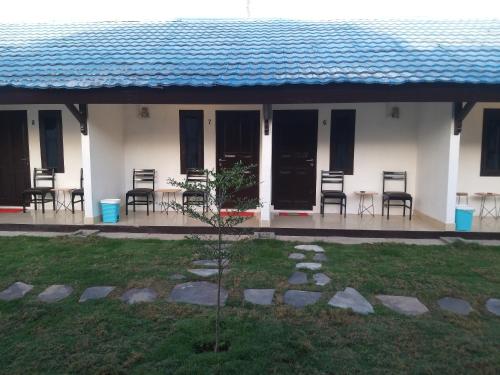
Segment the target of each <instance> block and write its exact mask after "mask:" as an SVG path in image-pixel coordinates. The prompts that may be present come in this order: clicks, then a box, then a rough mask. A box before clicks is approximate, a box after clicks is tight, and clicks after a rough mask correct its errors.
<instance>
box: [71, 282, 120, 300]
mask: <svg viewBox="0 0 500 375" xmlns="http://www.w3.org/2000/svg"><path fill="white" fill-rule="evenodd" d="M114 289H115V287H114V286H92V287H90V288H87V289H85V290H84V292H83V294H82V295H81V296H80V299H79V300H78V302H87V301H90V300H94V299H101V298H106V297H107V296H108V294H109V293H111V292H112V291H113V290H114Z"/></svg>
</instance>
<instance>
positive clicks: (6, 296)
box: [0, 281, 33, 301]
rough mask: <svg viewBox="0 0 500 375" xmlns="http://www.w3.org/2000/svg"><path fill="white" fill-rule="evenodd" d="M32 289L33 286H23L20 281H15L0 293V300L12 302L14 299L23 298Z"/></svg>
mask: <svg viewBox="0 0 500 375" xmlns="http://www.w3.org/2000/svg"><path fill="white" fill-rule="evenodd" d="M31 289H33V285H30V284H25V283H23V282H22V281H16V282H15V283H14V284H12V285H11V286H9V287H8V288H7V289H5V290H2V291H1V292H0V300H2V301H13V300H15V299H19V298H23V297H24V295H25V294H26V293H28V292H29V291H30V290H31Z"/></svg>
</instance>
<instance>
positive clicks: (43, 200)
mask: <svg viewBox="0 0 500 375" xmlns="http://www.w3.org/2000/svg"><path fill="white" fill-rule="evenodd" d="M44 213H45V194H42V214H44Z"/></svg>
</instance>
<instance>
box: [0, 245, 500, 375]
mask: <svg viewBox="0 0 500 375" xmlns="http://www.w3.org/2000/svg"><path fill="white" fill-rule="evenodd" d="M293 245H294V244H293V243H288V242H280V241H263V240H261V241H254V242H252V243H251V246H250V249H249V250H248V251H247V252H246V253H245V256H244V257H243V258H242V259H241V260H238V261H237V262H233V264H232V267H231V268H232V271H231V272H230V273H229V274H228V275H227V277H226V278H225V280H224V284H225V286H226V287H227V288H228V289H229V292H230V296H229V300H228V304H227V306H226V307H224V309H223V315H224V323H223V325H224V328H223V329H224V330H223V339H224V340H225V341H226V342H227V343H229V350H228V351H226V352H223V353H219V354H214V353H211V352H203V351H201V352H200V350H198V348H199V347H200V346H202V345H203V344H204V343H207V342H209V341H210V340H211V339H212V334H213V324H214V323H213V322H214V320H213V319H214V309H213V308H207V307H198V306H191V305H180V304H171V303H168V302H166V301H165V297H166V296H167V295H168V293H169V292H170V290H171V289H172V287H173V286H174V282H173V281H170V280H169V279H168V276H169V275H171V274H173V273H179V272H180V273H184V274H186V269H187V268H188V267H190V262H191V260H192V259H193V249H192V247H191V243H190V242H189V241H156V240H110V239H102V238H89V239H78V238H70V237H68V238H52V239H47V238H27V237H17V238H0V289H4V288H5V287H7V286H8V285H10V284H11V283H12V282H14V281H24V282H26V283H30V284H33V285H34V286H35V289H34V290H33V291H32V292H30V293H29V294H28V295H27V296H26V297H25V298H23V299H22V300H18V301H13V302H0V372H1V373H4V374H37V373H45V374H61V373H72V374H73V373H88V374H128V373H132V374H212V373H223V374H239V375H241V374H334V373H335V374H347V373H348V374H352V373H419V374H420V373H433V374H445V373H448V374H457V373H486V374H487V373H489V374H493V373H498V372H499V371H500V317H495V316H494V315H492V314H490V313H488V312H487V311H486V310H485V308H484V302H485V300H486V299H487V298H488V297H496V298H500V248H493V247H480V246H473V245H463V244H462V245H455V246H435V247H433V246H429V247H424V246H409V245H401V244H377V245H356V246H345V245H335V244H323V246H324V248H325V250H326V255H327V256H328V261H327V262H323V264H324V272H325V273H326V274H328V275H329V276H330V277H331V278H332V283H331V284H330V285H328V286H326V287H316V286H314V285H310V286H308V287H301V289H308V290H321V291H323V292H324V293H323V297H322V299H321V301H320V303H318V304H316V305H314V306H309V307H307V308H305V309H302V310H295V309H293V308H290V307H288V306H286V305H283V304H282V295H283V292H284V291H285V290H286V289H287V288H288V285H287V278H288V277H289V276H290V275H291V273H292V272H293V270H294V265H295V261H292V260H289V259H287V255H288V253H289V252H291V250H292V249H293ZM308 258H309V259H311V258H312V254H309V255H308ZM186 275H187V274H186ZM189 278H190V279H192V280H195V279H196V278H195V277H191V276H189ZM50 284H69V285H71V286H73V287H74V288H75V293H74V294H73V295H71V296H70V297H69V298H67V299H66V300H64V301H61V302H58V303H55V304H42V303H40V302H37V301H36V295H37V294H38V293H40V292H41V291H42V290H43V289H45V288H46V287H47V286H48V285H50ZM94 285H116V286H117V289H116V290H115V291H114V292H113V293H112V295H111V296H110V297H109V298H107V299H105V300H100V301H91V302H87V303H84V304H80V303H78V298H79V295H80V294H81V292H83V290H84V289H85V288H86V287H89V286H94ZM146 286H147V287H153V288H154V289H156V290H157V291H158V292H159V295H160V298H159V299H158V300H157V302H155V303H152V304H141V305H133V306H128V305H125V304H124V303H122V302H120V301H119V300H118V297H119V296H120V295H121V293H123V291H125V290H126V289H128V288H132V287H146ZM346 286H351V287H354V288H356V289H358V290H359V291H360V292H361V293H362V294H363V295H364V296H365V297H366V298H367V299H368V300H369V301H370V302H372V303H374V306H375V312H376V313H375V314H374V315H370V316H360V315H356V314H353V313H352V312H349V311H345V310H340V309H334V308H331V307H329V306H327V301H328V300H329V298H331V297H332V296H333V294H334V293H335V291H338V290H340V289H343V288H345V287H346ZM273 287H274V288H276V289H277V293H276V299H277V303H276V305H275V306H272V307H259V306H253V305H249V304H246V303H244V302H243V298H242V295H243V289H245V288H273ZM292 289H299V288H297V287H295V288H292ZM378 293H384V294H397V295H409V296H417V297H418V298H419V299H420V300H421V301H422V302H423V303H424V304H426V305H427V307H429V309H430V313H428V314H426V315H423V316H420V317H405V316H401V315H398V314H396V313H393V312H391V311H390V310H388V309H386V308H385V307H383V306H381V305H380V304H376V300H375V298H374V295H375V294H378ZM443 296H455V297H461V298H464V299H466V300H468V301H469V302H470V303H471V304H472V306H473V308H474V310H475V311H474V312H473V313H472V314H471V315H469V316H468V317H459V316H455V315H451V314H447V313H445V312H442V311H440V310H439V309H438V307H437V304H436V301H437V300H438V299H439V298H441V297H443Z"/></svg>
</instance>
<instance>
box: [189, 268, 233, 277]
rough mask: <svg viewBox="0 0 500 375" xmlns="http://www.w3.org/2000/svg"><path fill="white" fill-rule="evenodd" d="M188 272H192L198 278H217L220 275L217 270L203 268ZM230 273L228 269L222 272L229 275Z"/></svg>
mask: <svg viewBox="0 0 500 375" xmlns="http://www.w3.org/2000/svg"><path fill="white" fill-rule="evenodd" d="M188 272H191V273H193V274H195V275H197V276H201V277H211V276H215V275H217V274H218V273H219V270H218V269H217V268H202V269H196V268H192V269H189V270H188ZM227 272H229V270H228V269H225V270H224V271H222V273H227Z"/></svg>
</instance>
